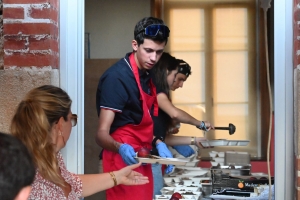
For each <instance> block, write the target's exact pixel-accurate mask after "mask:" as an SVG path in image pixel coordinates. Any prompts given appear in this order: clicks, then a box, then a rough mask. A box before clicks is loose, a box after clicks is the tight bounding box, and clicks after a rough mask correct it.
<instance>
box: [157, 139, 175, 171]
mask: <svg viewBox="0 0 300 200" xmlns="http://www.w3.org/2000/svg"><path fill="white" fill-rule="evenodd" d="M156 149H157V151H158V154H159V156H160V157H162V158H173V155H172V153H171V152H170V150H169V149H168V147H167V145H166V144H165V143H164V142H160V143H158V144H157V145H156ZM173 169H174V166H173V165H168V166H167V168H166V169H165V173H166V174H170V173H171V172H173Z"/></svg>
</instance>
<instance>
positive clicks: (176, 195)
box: [170, 192, 182, 200]
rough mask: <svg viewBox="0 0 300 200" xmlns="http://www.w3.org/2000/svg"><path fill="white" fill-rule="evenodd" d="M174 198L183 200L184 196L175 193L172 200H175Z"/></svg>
mask: <svg viewBox="0 0 300 200" xmlns="http://www.w3.org/2000/svg"><path fill="white" fill-rule="evenodd" d="M173 197H175V198H177V199H182V195H181V194H180V193H179V192H174V193H173V194H172V197H171V199H170V200H175V199H172V198H173Z"/></svg>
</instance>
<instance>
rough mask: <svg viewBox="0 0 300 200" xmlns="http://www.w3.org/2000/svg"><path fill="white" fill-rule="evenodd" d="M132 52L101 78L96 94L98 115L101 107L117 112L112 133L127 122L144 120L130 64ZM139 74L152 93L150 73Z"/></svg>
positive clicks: (135, 122) (143, 85) (145, 87)
mask: <svg viewBox="0 0 300 200" xmlns="http://www.w3.org/2000/svg"><path fill="white" fill-rule="evenodd" d="M130 54H131V53H128V54H126V56H125V58H123V59H121V60H119V61H118V62H117V63H115V64H114V65H112V66H111V67H110V68H109V69H107V70H106V71H105V72H104V74H103V75H102V76H101V77H100V80H99V84H98V88H97V94H96V106H97V112H98V115H99V113H100V110H101V109H109V110H112V111H114V112H115V118H114V120H113V122H112V125H111V128H110V133H112V132H113V131H115V130H116V129H117V128H119V127H121V126H124V125H126V124H139V123H140V121H141V120H142V116H143V111H142V104H141V101H140V92H139V89H138V86H137V83H136V80H135V78H134V75H133V71H132V68H131V66H130V65H128V63H130V62H129V55H130ZM139 75H140V83H141V86H142V88H143V90H144V92H146V93H148V94H150V87H149V81H150V75H149V73H148V72H147V71H141V70H139Z"/></svg>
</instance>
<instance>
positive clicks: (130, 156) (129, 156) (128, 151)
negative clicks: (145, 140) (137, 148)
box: [119, 143, 138, 165]
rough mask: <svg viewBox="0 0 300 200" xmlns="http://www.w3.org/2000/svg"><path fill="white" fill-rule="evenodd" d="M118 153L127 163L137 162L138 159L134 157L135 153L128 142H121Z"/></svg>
mask: <svg viewBox="0 0 300 200" xmlns="http://www.w3.org/2000/svg"><path fill="white" fill-rule="evenodd" d="M119 154H120V155H121V157H122V159H123V161H124V162H125V163H126V164H127V165H132V164H136V163H138V161H137V160H136V159H135V156H136V154H135V152H134V149H133V148H132V146H130V145H129V144H125V143H124V144H122V145H121V146H120V148H119Z"/></svg>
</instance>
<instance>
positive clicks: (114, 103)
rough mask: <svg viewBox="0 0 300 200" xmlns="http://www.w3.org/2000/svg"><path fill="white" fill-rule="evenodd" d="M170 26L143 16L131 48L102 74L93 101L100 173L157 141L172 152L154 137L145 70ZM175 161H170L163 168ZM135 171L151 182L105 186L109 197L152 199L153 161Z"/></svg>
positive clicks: (153, 103)
mask: <svg viewBox="0 0 300 200" xmlns="http://www.w3.org/2000/svg"><path fill="white" fill-rule="evenodd" d="M169 32H170V30H169V28H168V27H167V26H166V25H165V24H164V22H163V21H162V20H161V19H158V18H154V17H146V18H143V19H142V20H140V21H139V22H138V23H137V24H136V26H135V29H134V40H132V48H133V52H130V53H127V54H126V55H125V57H124V58H122V59H121V60H119V61H118V62H117V63H115V64H114V65H113V66H111V67H110V68H109V69H108V70H107V71H106V72H105V73H104V74H103V75H102V76H101V78H100V80H99V84H98V89H97V95H96V104H97V111H98V115H99V123H98V131H97V135H96V142H97V144H98V145H99V146H101V147H102V148H103V151H102V153H101V158H102V164H103V172H110V171H116V170H118V169H120V168H122V167H124V166H126V165H131V164H134V163H137V161H136V159H135V157H136V152H138V151H139V150H140V149H141V148H142V147H146V148H148V149H151V148H152V144H153V145H155V146H156V148H157V150H158V153H159V155H160V156H161V157H172V154H171V152H170V151H169V149H168V148H167V146H166V145H165V143H164V142H163V141H161V140H160V138H155V137H154V136H153V121H152V118H151V115H150V112H153V115H157V114H158V105H157V99H156V88H155V86H154V85H153V83H152V81H151V78H150V75H149V73H148V70H150V69H152V68H153V67H154V65H155V64H156V63H157V62H158V60H159V59H160V57H161V55H162V53H163V51H164V48H165V46H166V44H167V41H168V37H169ZM172 169H173V166H171V165H170V166H168V167H167V169H166V173H169V172H171V171H172ZM136 171H138V172H140V173H142V174H143V175H146V176H148V178H149V181H150V183H149V184H145V185H141V186H131V187H128V186H116V187H114V188H112V189H109V190H107V191H106V198H107V199H108V200H119V199H120V197H121V198H122V199H131V200H140V199H144V200H151V199H152V195H153V178H152V171H151V165H149V164H148V165H142V166H141V167H139V168H137V169H136Z"/></svg>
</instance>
